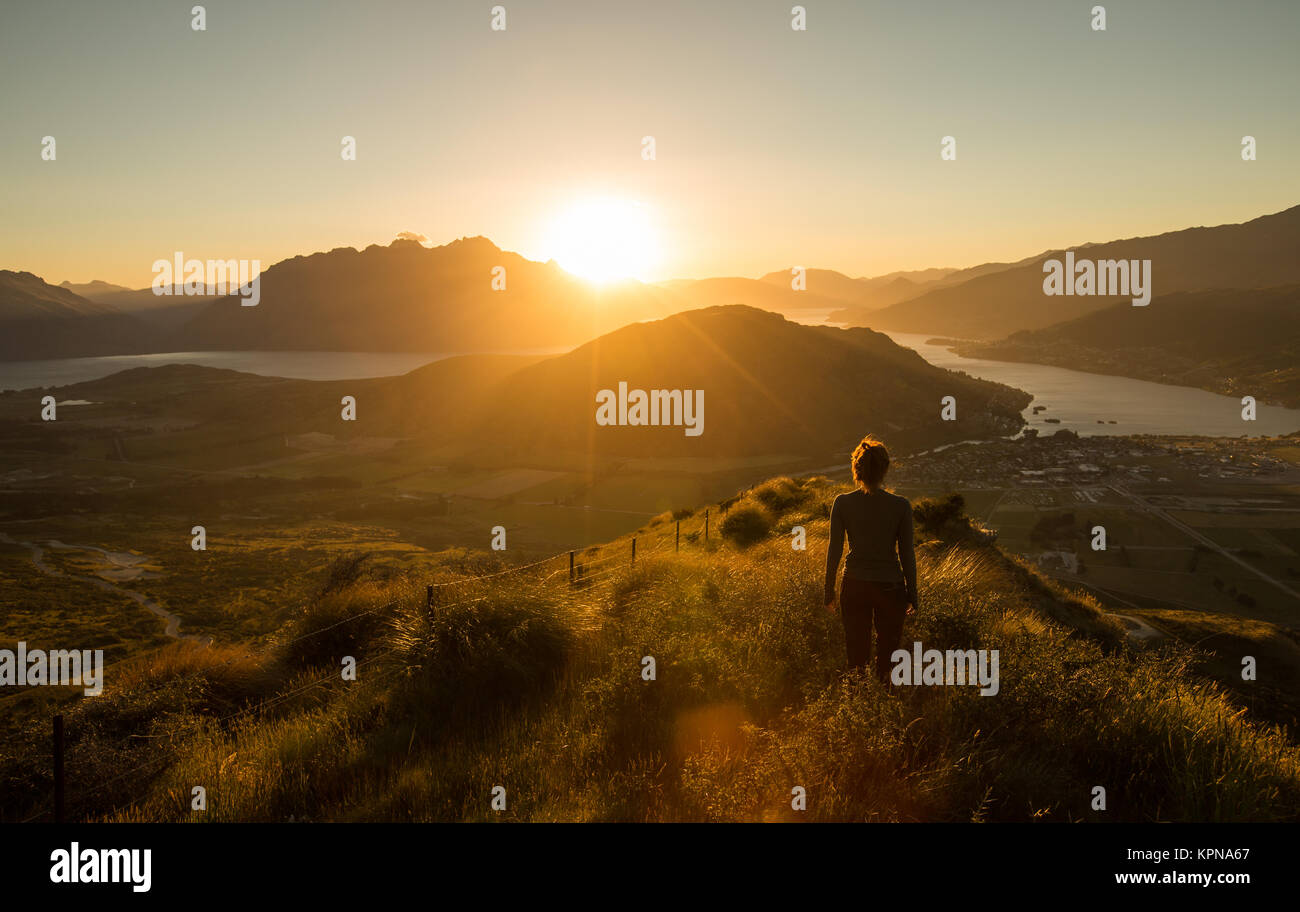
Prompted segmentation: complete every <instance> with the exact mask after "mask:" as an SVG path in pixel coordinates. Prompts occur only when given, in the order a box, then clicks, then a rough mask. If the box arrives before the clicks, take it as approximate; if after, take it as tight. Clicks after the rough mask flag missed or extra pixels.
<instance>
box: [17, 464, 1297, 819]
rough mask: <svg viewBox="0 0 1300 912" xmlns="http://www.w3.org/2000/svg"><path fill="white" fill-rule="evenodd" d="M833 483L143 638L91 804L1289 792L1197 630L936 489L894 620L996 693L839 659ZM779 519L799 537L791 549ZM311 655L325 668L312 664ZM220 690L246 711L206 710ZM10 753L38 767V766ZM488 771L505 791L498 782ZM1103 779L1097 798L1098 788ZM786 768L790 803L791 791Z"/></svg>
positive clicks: (177, 814)
mask: <svg viewBox="0 0 1300 912" xmlns="http://www.w3.org/2000/svg"><path fill="white" fill-rule="evenodd" d="M835 493H837V489H836V488H834V487H833V486H832V485H830V483H828V482H827V481H825V479H816V480H807V479H804V480H793V479H787V478H782V479H774V480H773V481H772V482H769V483H767V484H765V485H761V486H758V487H756V488H754V489H752V490H751V491H749V492H746V493H745V494H744V495H742V496H741V497H739V498H737V499H736V500H735V502H734V503H732V504H731V505H730V507H729V511H728V512H729V513H733V514H734V513H735V512H736V511H738V510H745V509H747V508H749V507H753V508H754V509H761V510H763V511H765V515H766V516H768V517H770V521H771V529H772V531H770V532H768V533H767V534H764V535H761V536H757V537H756V538H754V539H752V540H746V541H744V542H728V543H725V544H723V545H721V546H719V545H718V543H717V542H716V541H714V542H711V547H710V548H708V549H706V548H704V547H702V544H703V543H702V542H700V543H696V544H692V545H691V546H690V547H686V546H684V547H683V550H682V551H681V553H679V554H673V553H672V551H671V538H670V539H668V541H669V542H670V544H669V547H668V548H667V553H666V554H665V553H664V552H662V551H661V552H659V553H657V554H656V553H648V554H647V553H646V552H650V551H652V550H653V548H652V544H653V542H652V533H651V532H650V531H648V530H642V531H641V532H640V533H639V534H640V535H641V542H642V544H643V546H644V550H643V552H642V554H643V555H644V556H639V557H638V560H637V563H636V565H635V566H626V565H622V564H619V565H617V566H616V568H615V569H613V570H607V571H605V573H604V575H603V576H601V577H599V578H597V579H596V580H593V582H592V583H591V584H590V585H585V586H580V587H576V588H573V589H570V588H569V587H568V585H567V577H565V576H563V574H561V575H560V576H558V577H556V576H554V575H547V574H545V573H542V572H540V571H539V572H537V573H532V572H529V573H524V574H518V575H508V576H504V577H500V578H494V579H491V580H484V581H479V582H473V583H466V584H463V585H460V586H458V587H454V588H448V589H447V591H446V594H445V595H441V594H440V596H439V599H438V602H437V604H435V606H434V607H433V608H432V610H430V609H428V608H427V607H426V605H425V602H424V597H423V595H424V594H423V590H422V586H421V583H422V582H423V581H419V580H411V579H403V578H400V577H383V576H375V575H373V574H370V575H368V574H367V573H358V574H356V575H355V577H354V578H348V579H345V580H344V581H342V582H341V583H340V584H339V585H338V586H336V587H334V588H332V589H329V591H325V592H322V594H321V596H320V597H319V599H318V600H317V601H316V602H315V603H313V604H312V605H310V606H308V608H307V609H306V610H304V611H303V612H302V614H301V616H300V617H299V618H297V619H296V621H295V622H294V625H293V626H292V629H291V630H288V631H286V633H285V636H284V637H283V638H282V640H290V641H291V640H293V639H294V638H296V637H302V636H305V635H308V634H310V636H308V637H307V639H306V640H301V641H299V642H298V643H292V642H290V643H288V644H287V645H286V644H285V643H284V642H282V643H281V645H280V646H274V645H273V646H270V647H268V648H266V649H265V650H263V651H261V652H259V653H258V654H257V657H256V661H252V662H251V663H248V664H244V663H243V662H242V660H238V661H232V662H228V663H226V664H218V663H217V662H216V660H217V659H219V658H220V657H221V656H222V655H223V654H222V653H216V652H214V653H212V654H211V655H210V656H207V657H205V658H203V659H199V658H196V657H195V656H194V655H189V654H185V653H180V652H178V653H175V654H173V655H171V656H163V657H160V658H159V659H158V660H157V662H156V664H155V665H154V666H151V667H150V666H141V667H139V668H138V669H137V670H136V671H135V672H133V675H134V676H132V677H128V678H126V679H124V680H123V681H122V685H123V687H124V688H125V690H123V691H121V692H115V693H113V694H109V695H106V697H105V698H102V699H103V700H104V701H105V702H103V703H102V704H100V706H99V708H98V709H97V710H96V712H98V713H100V716H99V719H100V723H102V724H100V726H99V727H98V728H96V729H94V734H93V735H88V736H86V737H87V738H90V739H91V743H90V745H89V746H93V747H94V748H95V749H96V750H101V751H103V752H104V755H105V756H106V757H109V758H111V761H112V762H111V763H108V764H107V766H108V767H109V768H104V769H99V768H97V767H93V766H90V765H87V766H84V767H79V771H78V772H79V775H84V776H89V777H91V780H92V781H94V777H96V776H99V777H102V778H103V779H105V780H106V779H108V778H109V777H110V776H111V775H113V774H114V772H115V770H117V769H120V768H121V764H123V763H128V762H130V761H131V760H132V757H131V756H129V754H130V751H131V750H132V749H133V748H131V747H130V744H131V741H132V739H131V733H134V732H138V731H140V730H141V727H143V728H144V729H147V730H152V731H159V732H164V731H168V730H170V731H172V732H179V733H181V734H180V735H178V737H177V740H176V743H175V745H174V746H171V747H169V750H168V751H167V752H157V753H154V754H152V755H151V756H152V757H153V758H154V762H155V764H156V766H157V770H156V771H155V772H153V773H151V774H150V775H148V776H145V777H142V778H139V779H134V780H131V781H130V784H129V787H125V786H124V787H122V788H118V787H113V788H110V789H106V790H105V794H104V797H103V799H102V800H99V801H98V802H97V803H93V804H92V805H91V811H90V816H92V817H94V816H100V815H102V816H104V817H107V818H110V819H127V820H200V821H217V820H285V819H289V818H290V817H292V818H294V819H309V820H359V819H385V820H584V821H587V820H592V821H594V820H632V821H674V820H717V821H739V820H757V821H762V820H772V821H777V820H824V821H849V820H879V821H890V820H924V821H932V820H944V821H948V820H952V821H976V820H1060V821H1067V820H1091V821H1111V820H1216V821H1217V820H1295V819H1297V818H1298V817H1300V751H1298V750H1297V748H1296V746H1295V745H1294V743H1293V742H1292V740H1291V738H1290V735H1289V733H1288V732H1286V731H1284V730H1283V729H1280V728H1277V727H1273V726H1268V725H1263V724H1259V723H1257V722H1253V721H1251V720H1250V719H1249V718H1248V717H1247V715H1246V714H1245V713H1244V712H1243V711H1241V710H1239V709H1238V708H1237V707H1236V706H1235V705H1234V704H1233V703H1232V701H1231V700H1230V699H1229V698H1228V697H1227V696H1226V695H1225V694H1224V693H1223V692H1222V691H1221V690H1220V689H1219V688H1218V687H1217V686H1215V685H1213V684H1212V683H1210V682H1208V681H1206V680H1204V679H1202V678H1200V677H1198V676H1197V675H1196V674H1195V672H1194V671H1193V665H1194V662H1195V659H1196V657H1195V655H1194V653H1192V652H1191V651H1190V650H1188V649H1186V648H1182V647H1178V646H1165V647H1161V648H1158V649H1156V648H1147V649H1136V648H1133V647H1130V646H1129V645H1127V644H1126V643H1125V641H1124V638H1123V634H1122V632H1121V631H1120V628H1119V627H1118V625H1116V624H1115V623H1114V622H1113V621H1112V620H1111V619H1109V618H1108V617H1107V616H1106V615H1105V614H1104V613H1103V612H1102V611H1101V610H1100V607H1099V606H1098V605H1097V603H1096V602H1094V601H1091V600H1090V599H1088V598H1087V597H1084V596H1080V595H1078V594H1075V593H1071V592H1067V591H1064V590H1062V589H1061V588H1060V586H1059V585H1057V584H1056V583H1054V582H1052V581H1049V580H1045V579H1043V578H1041V577H1040V576H1038V575H1037V574H1035V573H1034V572H1033V571H1032V570H1031V569H1030V568H1028V567H1026V566H1024V565H1022V564H1020V563H1017V562H1015V561H1013V560H1010V559H1008V558H1007V557H1006V556H1005V555H1004V554H1003V553H1002V552H1001V551H999V550H998V549H997V548H996V547H994V546H992V545H991V544H989V543H988V542H987V540H986V539H985V538H984V537H982V536H979V535H971V534H968V531H969V529H970V526H969V523H964V522H962V521H958V520H957V518H956V517H954V516H951V515H945V516H943V518H942V522H941V523H939V524H938V526H939V527H940V528H941V534H944V535H947V536H948V537H947V538H946V539H945V538H939V539H933V538H930V536H931V535H933V534H934V530H930V531H927V532H925V533H923V536H922V537H923V538H925V539H927V540H928V544H926V545H925V547H922V548H920V549H919V553H918V560H919V566H920V602H921V606H922V609H921V611H920V612H919V613H918V614H916V615H915V616H914V617H912V618H910V619H909V621H908V624H907V627H906V629H905V631H904V643H905V644H910V643H911V642H912V641H913V640H919V641H921V642H922V643H923V644H924V645H925V647H926V648H938V649H945V648H949V647H952V648H961V649H996V650H998V651H999V655H1000V672H1001V686H1000V691H999V693H998V694H997V695H996V696H987V697H986V696H981V695H980V694H979V692H978V688H975V687H961V686H954V687H912V688H908V687H901V688H897V689H896V690H895V691H894V692H886V691H885V690H884V689H883V688H882V687H881V686H880V685H879V684H878V683H877V682H876V681H875V680H874V678H864V677H863V676H861V675H858V674H855V673H846V672H845V671H844V668H843V666H844V644H843V634H842V629H841V627H840V623H839V620H838V617H836V616H833V615H831V614H829V613H827V612H826V610H825V608H824V607H823V606H822V604H821V589H822V573H823V563H822V562H823V560H824V541H825V535H826V532H827V528H826V519H825V510H824V509H823V507H824V504H826V503H827V502H829V500H830V498H831V497H832V496H833V495H834V494H835ZM683 518H686V517H683ZM691 518H698V517H694V516H693V517H691ZM795 524H801V525H804V526H805V527H806V530H807V533H808V542H809V546H808V549H807V550H804V551H797V550H794V548H793V547H792V537H791V536H789V535H788V534H787V532H788V531H789V529H790V527H791V526H793V525H795ZM658 528H659V532H658V533H656V534H662V535H667V536H670V537H671V536H672V528H671V526H669V525H668V524H665V523H660V524H659V526H658ZM664 529H666V530H667V531H663V530H664ZM942 530H947V531H946V532H942ZM611 550H612V552H621V551H622V550H623V545H622V544H621V543H620V544H617V545H615V547H614V548H612V549H611ZM441 591H442V590H440V593H441ZM453 592H454V596H453V594H452V593H453ZM386 603H391V605H390V607H388V608H386V609H385V610H384V611H379V612H374V613H373V614H367V615H365V616H364V618H363V617H362V616H361V615H362V613H363V612H365V611H369V610H370V609H372V608H373V607H374V606H375V605H377V604H386ZM348 618H355V621H349V620H348ZM307 644H311V645H310V647H309V646H308V645H307ZM343 655H350V656H352V657H353V658H354V659H356V660H357V661H359V662H360V663H361V664H359V666H358V673H357V678H356V680H355V681H345V680H343V679H342V678H341V676H340V675H339V673H338V670H339V663H340V660H341V656H343ZM647 658H651V659H653V665H654V669H655V675H654V679H653V680H646V672H645V670H646V668H647V663H646V659H647ZM218 669H220V670H218ZM194 673H197V678H195V679H197V680H203V681H205V682H206V683H205V684H204V686H203V688H200V690H199V692H198V694H199V695H198V696H192V697H189V698H186V697H185V696H184V694H185V693H189V691H187V690H184V689H183V688H182V689H178V688H177V687H172V686H171V685H169V684H168V682H169V681H173V682H179V681H190V680H191V679H192V678H194ZM314 681H315V682H323V683H318V684H316V685H314V686H306V685H310V684H312V682H314ZM186 686H189V685H188V684H187V685H186ZM150 688H153V690H152V691H150ZM140 693H151V696H149V697H147V698H138V697H133V696H132V694H140ZM133 701H134V702H133ZM85 705H87V706H89V705H91V701H85ZM231 707H242V708H243V709H242V711H241V715H239V716H238V717H237V718H235V719H234V720H233V721H227V722H224V723H220V724H218V723H215V722H213V721H211V719H212V717H213V715H214V714H217V713H219V712H220V711H221V710H226V709H229V708H231ZM91 718H92V714H91V713H90V711H89V710H87V711H86V715H85V720H90V719H91ZM82 721H83V720H81V719H78V720H77V722H76V725H77V726H80V725H82ZM135 759H139V758H138V757H137V758H135ZM7 770H8V772H9V774H10V778H11V779H12V776H13V774H14V773H15V771H17V772H20V773H21V772H23V771H22V770H16V767H14V765H13V764H12V763H10V764H9V766H8V767H7ZM25 774H26V776H27V780H26V782H27V784H28V786H31V785H33V784H36V783H37V780H38V779H39V776H38V774H37V772H35V771H34V770H33V768H31V767H30V765H29V767H28V768H26V770H25ZM86 784H88V783H81V782H79V783H77V784H76V785H74V786H73V788H72V790H71V792H70V796H71V797H70V800H71V798H75V795H76V790H77V787H78V786H84V785H86ZM195 785H202V786H204V788H206V789H207V794H208V808H207V810H206V811H203V812H195V811H193V810H192V809H191V801H192V798H191V795H192V789H193V787H194V786H195ZM496 786H503V787H504V788H505V789H506V796H507V805H506V809H505V810H504V811H495V810H493V809H492V808H491V806H490V801H491V797H492V790H493V788H494V787H496ZM1098 786H1100V787H1101V788H1103V789H1104V790H1105V794H1106V807H1105V810H1098V809H1095V807H1094V800H1095V798H1094V796H1095V792H1094V789H1095V788H1096V787H1098ZM795 789H803V790H804V793H805V794H806V801H807V804H806V809H805V810H795V809H794V808H793V807H792V804H791V802H792V799H793V796H794V794H795V792H794V790H795Z"/></svg>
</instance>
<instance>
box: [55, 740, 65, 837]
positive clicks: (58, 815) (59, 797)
mask: <svg viewBox="0 0 1300 912" xmlns="http://www.w3.org/2000/svg"><path fill="white" fill-rule="evenodd" d="M54 822H55V823H62V822H63V716H55V717H54Z"/></svg>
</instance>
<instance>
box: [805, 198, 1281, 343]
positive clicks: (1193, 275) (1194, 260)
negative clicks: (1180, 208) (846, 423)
mask: <svg viewBox="0 0 1300 912" xmlns="http://www.w3.org/2000/svg"><path fill="white" fill-rule="evenodd" d="M1073 249H1074V250H1075V251H1076V256H1077V257H1079V258H1087V259H1094V260H1099V259H1149V260H1151V264H1152V265H1151V269H1152V288H1153V290H1154V293H1155V294H1156V295H1166V294H1171V293H1174V292H1179V291H1204V290H1210V289H1216V288H1263V287H1267V286H1272V285H1282V284H1288V283H1294V282H1300V258H1297V257H1296V250H1297V249H1300V206H1295V207H1292V208H1290V209H1287V210H1285V211H1284V212H1279V213H1276V214H1273V215H1266V216H1261V217H1260V218H1256V219H1252V220H1250V221H1248V222H1244V223H1242V224H1239V225H1236V224H1234V225H1218V226H1215V227H1212V228H1204V227H1200V228H1187V229H1184V230H1182V231H1171V232H1168V233H1165V234H1160V235H1156V236H1153V237H1138V238H1127V239H1124V240H1117V241H1110V242H1108V243H1102V244H1086V245H1081V246H1079V247H1076V248H1073ZM1063 255H1064V250H1051V251H1047V252H1045V253H1043V254H1040V255H1039V256H1036V257H1033V258H1031V259H1030V260H1028V261H1021V263H1019V264H1016V265H1014V266H1012V267H1010V268H1004V269H999V270H996V271H993V272H991V273H987V274H977V275H975V276H974V277H973V278H967V279H966V280H965V281H961V282H959V283H958V284H955V285H947V283H948V282H949V281H950V280H952V279H954V278H960V277H959V276H956V275H954V276H949V277H946V278H945V280H943V281H944V284H945V285H947V287H939V288H935V289H933V290H930V291H925V292H923V293H921V294H919V295H917V296H916V297H913V298H911V299H910V300H906V301H903V302H901V303H898V304H894V305H892V306H890V307H887V308H884V309H882V310H877V311H870V312H868V311H847V312H843V313H840V314H837V315H833V316H832V317H831V319H832V320H835V321H838V322H849V323H855V324H858V325H867V326H871V327H872V328H874V329H882V330H894V331H898V332H917V333H934V334H936V335H942V336H945V337H947V338H965V339H980V340H993V339H999V338H1002V337H1004V336H1007V335H1010V334H1011V333H1014V332H1018V331H1020V330H1035V329H1043V328H1045V327H1047V326H1051V325H1052V324H1055V323H1061V322H1064V321H1067V320H1072V319H1075V318H1076V317H1080V316H1082V315H1084V314H1087V313H1091V312H1092V311H1095V310H1101V309H1104V308H1107V307H1110V306H1111V305H1112V304H1115V303H1116V302H1117V301H1119V300H1121V299H1120V298H1118V297H1114V296H1107V297H1102V296H1079V295H1071V296H1065V295H1061V296H1051V297H1049V296H1047V295H1045V294H1044V293H1043V265H1042V264H1043V262H1044V260H1047V259H1050V258H1059V257H1062V256H1063ZM1122 300H1123V301H1124V303H1131V296H1128V297H1124V298H1123V299H1122Z"/></svg>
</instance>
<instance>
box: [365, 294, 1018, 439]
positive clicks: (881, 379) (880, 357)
mask: <svg viewBox="0 0 1300 912" xmlns="http://www.w3.org/2000/svg"><path fill="white" fill-rule="evenodd" d="M437 367H438V366H437V365H434V366H433V367H432V368H429V369H425V371H430V372H432V371H435V370H436V369H437ZM425 371H416V372H413V373H412V374H408V375H407V376H406V377H402V378H396V379H394V380H392V381H390V382H389V383H388V385H387V387H386V388H385V389H383V390H382V391H378V392H377V393H376V396H378V397H380V398H381V399H391V398H392V397H396V401H399V402H402V403H411V405H410V406H409V407H405V406H404V408H405V411H406V413H407V414H408V415H410V416H411V417H412V419H413V420H416V421H420V422H423V423H425V424H426V425H427V426H430V427H433V426H436V425H437V424H438V421H435V420H433V419H427V420H426V418H425V414H424V413H423V412H422V411H421V410H420V407H419V406H418V405H415V404H414V402H415V399H416V397H417V396H418V395H419V393H418V392H417V391H419V390H423V391H424V395H426V396H429V395H432V398H433V399H434V400H437V401H443V400H445V401H451V402H464V401H474V402H475V403H476V407H475V409H474V410H473V411H475V412H477V413H478V414H479V415H481V416H482V417H479V418H478V419H477V420H476V421H470V422H468V423H464V424H458V425H454V426H452V427H451V428H450V429H449V430H450V431H451V432H454V433H456V434H457V435H459V436H460V437H462V438H465V439H468V440H472V441H475V442H482V443H484V444H485V445H506V446H515V447H521V448H526V449H527V450H528V451H530V452H567V453H575V452H576V453H603V454H616V455H623V456H638V455H641V456H645V455H692V456H703V455H708V456H717V455H726V456H733V457H734V456H749V455H756V454H770V453H785V454H798V455H817V454H838V453H840V452H842V451H843V450H844V448H845V447H846V446H848V445H849V444H850V443H851V442H852V440H853V437H854V435H855V434H860V433H861V428H863V427H879V428H880V429H881V431H882V433H887V434H889V436H890V439H891V440H893V441H895V443H896V445H897V446H899V447H901V448H902V449H903V450H907V449H909V448H921V447H923V446H929V445H934V444H936V443H941V442H953V441H956V440H964V439H970V438H975V437H980V436H986V435H998V434H1011V433H1015V431H1017V430H1018V429H1019V428H1020V427H1021V426H1022V424H1023V419H1022V418H1021V416H1020V411H1021V410H1022V409H1023V408H1025V407H1026V406H1027V405H1028V402H1029V396H1028V395H1027V394H1025V393H1023V392H1021V391H1019V390H1013V389H1011V388H1010V387H1005V386H1001V385H999V384H994V383H989V382H987V381H983V380H975V379H973V378H970V377H967V376H965V375H962V374H956V373H952V372H950V371H945V370H941V369H939V368H936V367H933V366H932V365H930V364H929V363H928V362H926V361H925V360H924V359H923V358H921V356H920V355H918V354H917V353H916V352H914V351H913V350H911V349H908V348H902V347H900V346H898V345H896V344H894V342H892V341H891V340H890V339H889V338H888V337H886V336H884V335H881V334H879V333H875V332H872V331H870V330H865V329H855V330H844V329H834V328H831V327H822V326H804V325H801V324H797V323H793V322H790V321H788V320H785V319H783V318H782V317H781V316H779V315H777V314H773V313H768V312H766V311H762V310H757V309H754V308H750V307H710V308H705V309H702V310H693V311H687V312H685V313H680V314H675V315H674V316H671V317H668V318H665V319H663V320H658V321H654V322H649V323H638V324H633V325H631V326H626V327H623V328H622V329H619V330H616V331H615V332H612V333H609V334H607V335H605V336H602V337H600V338H598V339H595V340H593V341H591V342H588V343H587V344H585V345H582V346H580V347H579V348H577V349H575V350H574V351H572V352H569V353H568V354H566V355H561V356H557V357H553V358H547V359H544V360H542V361H540V362H538V363H536V364H533V365H531V366H528V367H524V368H522V369H521V370H519V371H517V372H515V373H513V374H510V375H509V376H507V377H506V378H505V379H504V380H503V381H502V382H501V383H500V385H499V386H498V387H497V388H496V389H495V390H491V391H489V392H484V391H483V390H481V389H477V388H476V389H471V390H461V389H458V388H453V387H449V386H439V387H437V388H435V387H434V384H435V383H437V381H436V380H435V379H434V378H433V377H432V376H431V375H430V374H426V373H425ZM620 381H623V382H626V383H627V384H628V387H629V389H644V390H652V389H665V390H683V389H689V390H703V391H704V402H705V408H704V425H703V427H704V432H703V433H702V434H701V435H699V436H687V435H686V434H685V433H684V428H683V426H659V427H628V426H624V427H598V426H597V425H596V422H595V413H596V394H597V392H598V391H599V390H602V389H608V390H614V391H616V390H617V389H618V385H619V383H620ZM949 395H950V396H954V397H956V399H957V401H958V408H957V420H956V421H941V420H940V409H941V404H940V400H941V399H942V398H943V397H944V396H949ZM381 408H383V406H381ZM389 411H391V409H390V410H389Z"/></svg>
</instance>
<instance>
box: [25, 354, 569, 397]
mask: <svg viewBox="0 0 1300 912" xmlns="http://www.w3.org/2000/svg"><path fill="white" fill-rule="evenodd" d="M566 351H568V349H567V348H560V349H536V350H530V351H514V352H500V354H512V355H554V354H562V353H563V352H566ZM459 354H467V353H466V352H319V351H205V352H162V353H159V354H150V355H112V356H109V357H103V358H61V359H57V360H51V361H3V362H0V390H6V389H34V388H36V387H43V386H66V385H67V384H69V383H83V382H85V381H86V380H98V379H99V378H100V377H107V376H108V375H109V374H115V373H117V372H118V371H124V370H129V369H130V368H133V367H159V366H160V365H163V364H199V365H202V366H203V367H222V368H226V369H227V370H237V371H244V372H246V373H250V374H261V375H263V376H266V377H290V378H292V379H295V380H359V379H363V378H366V377H395V376H397V375H399V374H405V373H407V372H408V371H413V370H415V369H416V368H417V367H423V366H424V365H426V364H431V363H433V362H434V361H441V360H443V359H444V358H453V357H455V356H456V355H459Z"/></svg>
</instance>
